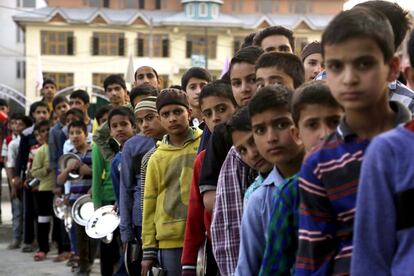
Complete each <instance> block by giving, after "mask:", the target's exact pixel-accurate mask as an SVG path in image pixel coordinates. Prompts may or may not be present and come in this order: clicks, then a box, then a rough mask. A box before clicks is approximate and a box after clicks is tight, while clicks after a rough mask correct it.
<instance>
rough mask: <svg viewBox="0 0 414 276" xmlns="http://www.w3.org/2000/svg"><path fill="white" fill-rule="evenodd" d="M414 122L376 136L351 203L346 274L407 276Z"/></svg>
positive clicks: (413, 246)
mask: <svg viewBox="0 0 414 276" xmlns="http://www.w3.org/2000/svg"><path fill="white" fill-rule="evenodd" d="M413 145H414V121H411V122H409V123H407V124H406V125H404V126H399V127H398V128H396V129H394V130H391V131H389V132H386V133H384V134H382V135H380V136H378V137H377V138H375V139H374V140H373V141H372V143H371V145H370V146H369V147H368V150H367V152H366V154H365V157H364V161H363V163H362V169H361V172H362V173H361V178H360V180H359V188H358V189H359V190H358V195H357V204H356V219H355V230H354V250H353V256H352V265H351V275H376V276H381V275H412V274H413V267H414V214H413V210H414V162H413V157H414V146H413Z"/></svg>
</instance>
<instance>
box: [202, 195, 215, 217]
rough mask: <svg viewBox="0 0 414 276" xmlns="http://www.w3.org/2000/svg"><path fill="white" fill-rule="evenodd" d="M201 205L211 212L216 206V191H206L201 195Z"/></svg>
mask: <svg viewBox="0 0 414 276" xmlns="http://www.w3.org/2000/svg"><path fill="white" fill-rule="evenodd" d="M203 203H204V207H205V208H206V210H207V211H209V212H211V211H213V209H214V205H215V204H216V191H207V192H205V193H203Z"/></svg>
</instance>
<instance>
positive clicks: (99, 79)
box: [92, 73, 124, 87]
mask: <svg viewBox="0 0 414 276" xmlns="http://www.w3.org/2000/svg"><path fill="white" fill-rule="evenodd" d="M110 75H114V73H93V74H92V84H93V85H96V86H100V87H103V83H104V80H105V79H106V78H107V77H109V76H110ZM115 75H118V76H121V77H122V78H123V77H124V74H115Z"/></svg>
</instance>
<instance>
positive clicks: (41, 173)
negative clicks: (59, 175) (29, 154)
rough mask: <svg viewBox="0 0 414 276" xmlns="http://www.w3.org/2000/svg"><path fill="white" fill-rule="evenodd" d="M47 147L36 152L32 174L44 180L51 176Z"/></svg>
mask: <svg viewBox="0 0 414 276" xmlns="http://www.w3.org/2000/svg"><path fill="white" fill-rule="evenodd" d="M45 148H46V147H45V146H44V145H43V146H42V148H40V149H39V150H37V151H36V154H35V155H34V158H33V163H32V169H31V173H32V176H34V177H36V178H39V179H41V178H44V177H46V176H47V175H48V174H49V171H48V169H49V158H46V154H47V152H46V151H45Z"/></svg>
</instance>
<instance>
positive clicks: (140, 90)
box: [129, 83, 159, 104]
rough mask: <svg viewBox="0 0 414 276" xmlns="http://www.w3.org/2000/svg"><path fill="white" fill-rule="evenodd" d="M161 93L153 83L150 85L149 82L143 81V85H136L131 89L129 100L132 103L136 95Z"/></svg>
mask: <svg viewBox="0 0 414 276" xmlns="http://www.w3.org/2000/svg"><path fill="white" fill-rule="evenodd" d="M158 93H159V91H158V89H157V88H155V87H153V86H152V85H149V84H148V83H143V84H141V85H138V86H135V87H134V88H132V89H131V92H129V100H130V103H131V104H132V103H133V102H134V100H135V98H136V97H139V96H155V97H156V96H157V95H158Z"/></svg>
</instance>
